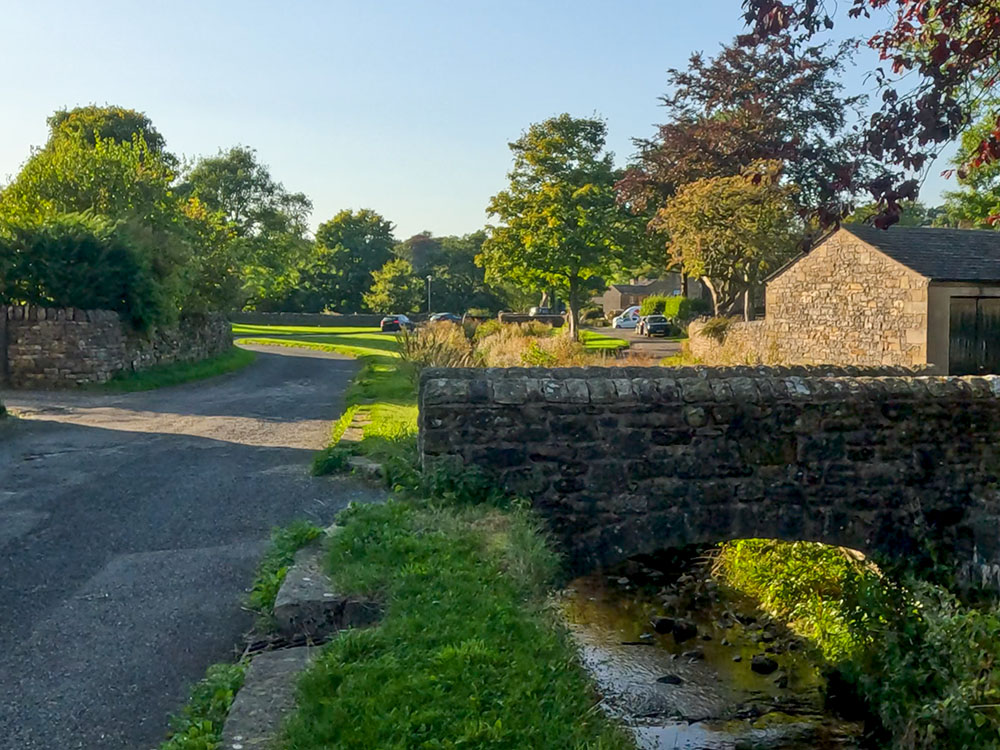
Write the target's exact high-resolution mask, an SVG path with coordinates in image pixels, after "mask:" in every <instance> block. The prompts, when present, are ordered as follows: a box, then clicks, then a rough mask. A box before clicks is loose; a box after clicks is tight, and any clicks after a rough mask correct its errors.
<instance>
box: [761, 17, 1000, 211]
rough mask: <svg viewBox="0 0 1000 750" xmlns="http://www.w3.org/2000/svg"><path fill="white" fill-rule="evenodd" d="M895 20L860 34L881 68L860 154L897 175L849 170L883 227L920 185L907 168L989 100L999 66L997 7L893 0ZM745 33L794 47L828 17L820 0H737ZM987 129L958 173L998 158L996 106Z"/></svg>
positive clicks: (920, 165) (915, 168)
mask: <svg viewBox="0 0 1000 750" xmlns="http://www.w3.org/2000/svg"><path fill="white" fill-rule="evenodd" d="M892 4H894V5H895V18H894V20H893V21H892V22H891V24H890V25H889V27H888V28H885V29H883V30H882V31H880V32H878V33H877V34H875V35H874V36H873V37H871V38H870V39H869V40H868V44H869V46H870V47H872V48H873V49H875V50H876V51H878V53H879V56H880V58H881V59H882V60H884V61H886V62H887V63H889V64H890V68H889V70H886V69H885V68H884V67H881V66H880V67H878V68H876V69H875V70H874V71H873V76H874V79H875V80H876V82H877V83H878V85H879V88H880V91H881V107H880V109H879V110H878V111H877V112H876V113H875V114H874V115H872V117H871V119H870V120H869V122H868V124H867V127H866V128H865V131H864V140H863V147H864V151H865V152H866V153H868V154H869V155H871V156H873V157H874V158H876V159H878V160H885V161H888V162H891V163H893V164H895V165H897V167H898V168H899V169H901V170H902V171H901V172H898V173H897V174H895V175H893V176H891V177H886V176H882V177H878V178H876V179H865V176H864V175H859V174H848V175H844V177H843V179H845V180H846V181H847V183H848V184H849V185H850V186H851V187H854V188H860V187H865V188H867V189H868V190H869V191H870V192H871V194H872V196H873V197H874V198H875V199H876V201H877V202H878V204H879V205H880V206H881V207H882V213H881V215H880V216H879V217H878V218H877V220H876V224H877V225H878V226H880V227H882V228H887V227H889V226H891V225H892V224H894V223H896V222H897V221H898V220H899V217H900V215H901V212H902V204H903V201H905V200H915V199H916V198H917V194H918V188H919V182H918V180H917V179H915V178H913V177H912V176H910V175H912V174H913V173H914V172H919V171H920V170H922V169H924V168H925V167H926V166H927V165H928V164H929V162H930V161H931V160H932V159H933V157H934V156H935V155H936V154H937V152H938V148H939V147H940V146H941V145H942V144H945V143H948V142H949V141H951V140H953V139H955V138H957V137H958V136H959V135H960V134H961V132H962V131H963V129H965V128H966V127H967V126H968V125H969V124H970V123H971V122H972V121H973V119H974V118H975V117H976V116H977V115H978V114H979V112H980V109H981V108H982V107H983V105H984V104H987V105H988V103H989V102H991V101H992V100H993V97H992V94H993V90H994V85H995V82H996V73H997V66H998V64H1000V35H998V34H997V32H996V30H997V29H998V28H1000V3H997V2H995V1H994V0H935V1H934V2H928V1H927V0H895V2H894V3H892ZM888 5H890V1H889V0H852V2H851V3H850V9H849V11H848V14H849V16H851V17H854V18H856V17H859V16H865V17H868V16H869V15H870V11H871V10H873V9H883V8H885V7H886V6H888ZM743 8H744V19H745V20H746V22H747V24H748V25H749V26H750V33H748V34H747V35H745V37H743V41H744V42H745V43H746V44H757V43H759V42H760V41H762V40H765V39H772V40H775V42H776V43H778V44H781V45H782V46H784V47H785V48H786V49H793V48H795V47H797V46H800V45H801V44H803V43H805V42H806V41H807V40H809V39H811V38H812V37H813V36H815V35H816V34H817V33H819V32H821V31H824V30H827V29H831V28H833V26H834V20H833V18H832V17H831V15H830V12H829V11H828V9H827V7H826V5H825V3H823V2H819V1H818V0H790V1H789V2H782V1H781V0H743ZM988 109H989V112H990V114H989V122H990V126H989V127H988V128H986V129H985V131H984V132H982V133H980V136H979V138H978V143H976V144H975V147H974V148H972V149H969V150H968V152H967V157H968V158H967V161H966V163H965V164H964V165H963V169H967V168H972V167H977V166H982V165H985V164H989V163H992V162H995V161H997V160H998V159H1000V112H998V109H997V107H995V106H990V105H988Z"/></svg>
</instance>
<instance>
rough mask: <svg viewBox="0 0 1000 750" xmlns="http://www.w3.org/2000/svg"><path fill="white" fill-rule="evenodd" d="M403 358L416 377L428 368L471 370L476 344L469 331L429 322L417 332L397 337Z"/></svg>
mask: <svg viewBox="0 0 1000 750" xmlns="http://www.w3.org/2000/svg"><path fill="white" fill-rule="evenodd" d="M397 340H398V341H399V356H400V357H401V358H402V360H403V361H404V362H405V363H407V365H408V366H409V367H410V369H411V373H412V374H413V375H414V376H416V375H419V374H420V371H421V370H423V369H424V368H425V367H471V366H472V364H473V356H472V345H471V344H470V343H469V340H468V338H466V336H465V330H464V329H463V328H462V327H461V326H457V325H454V324H453V323H447V322H443V321H442V322H439V323H428V324H427V325H425V326H423V327H421V328H419V329H417V330H416V331H408V330H406V329H403V330H402V331H400V333H399V335H398V336H397Z"/></svg>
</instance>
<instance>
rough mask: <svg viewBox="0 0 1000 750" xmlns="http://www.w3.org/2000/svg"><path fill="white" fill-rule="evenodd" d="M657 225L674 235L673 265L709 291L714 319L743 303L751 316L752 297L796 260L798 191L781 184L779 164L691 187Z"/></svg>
mask: <svg viewBox="0 0 1000 750" xmlns="http://www.w3.org/2000/svg"><path fill="white" fill-rule="evenodd" d="M654 221H655V222H656V224H657V225H658V226H659V227H661V228H662V229H665V230H666V231H667V232H668V233H669V236H670V242H669V244H668V246H667V247H668V249H669V252H670V255H671V257H672V259H673V260H674V261H675V262H676V263H677V264H679V265H680V266H681V268H682V269H683V270H684V272H685V273H686V274H687V275H689V276H694V277H697V278H700V279H701V280H702V282H703V283H704V284H705V285H706V286H707V287H708V289H709V291H710V292H711V294H712V301H713V303H714V306H715V314H716V315H719V314H720V313H722V312H727V311H729V310H730V309H732V308H733V307H734V306H735V304H736V303H737V301H738V300H739V298H740V297H742V299H743V313H744V316H745V317H747V318H749V317H750V306H751V299H752V296H753V293H754V291H755V290H757V289H759V288H760V286H761V284H762V281H763V279H764V277H765V276H766V275H767V274H768V273H769V272H770V271H772V270H774V269H775V268H777V267H778V266H780V265H781V264H782V263H784V262H785V261H787V260H788V259H789V258H791V257H792V256H793V255H794V253H795V252H796V249H797V248H798V247H799V244H800V242H801V241H802V237H803V225H802V222H801V220H800V219H799V217H798V214H797V211H796V204H795V187H794V186H790V185H786V184H782V182H781V180H780V163H779V162H762V163H758V164H755V165H752V166H751V167H749V168H748V169H747V170H745V172H744V174H742V175H738V176H736V177H713V178H710V179H706V180H697V181H695V182H691V183H688V184H687V185H684V186H683V187H681V188H680V189H679V190H678V191H677V193H676V194H675V195H674V196H673V197H672V198H671V199H670V200H668V201H667V202H666V204H665V205H664V206H663V208H661V209H660V211H659V212H658V213H657V215H656V218H655V220H654Z"/></svg>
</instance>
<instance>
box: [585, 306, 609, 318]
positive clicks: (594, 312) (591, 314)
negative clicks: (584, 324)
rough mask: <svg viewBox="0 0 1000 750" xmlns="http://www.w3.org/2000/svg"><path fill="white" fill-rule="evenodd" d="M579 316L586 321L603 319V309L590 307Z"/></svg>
mask: <svg viewBox="0 0 1000 750" xmlns="http://www.w3.org/2000/svg"><path fill="white" fill-rule="evenodd" d="M581 317H582V318H583V320H586V321H593V320H604V310H602V309H601V308H599V307H590V308H587V309H586V310H584V311H583V315H582V316H581Z"/></svg>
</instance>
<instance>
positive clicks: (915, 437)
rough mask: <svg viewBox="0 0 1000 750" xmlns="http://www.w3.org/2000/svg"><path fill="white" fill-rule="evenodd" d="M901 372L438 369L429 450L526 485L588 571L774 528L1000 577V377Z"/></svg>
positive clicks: (521, 489)
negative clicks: (928, 553) (934, 553)
mask: <svg viewBox="0 0 1000 750" xmlns="http://www.w3.org/2000/svg"><path fill="white" fill-rule="evenodd" d="M905 372H906V370H904V369H903V368H898V369H892V368H869V369H864V368H846V369H840V370H838V369H833V368H808V367H803V368H752V367H732V368H717V369H708V368H677V369H665V368H613V369H605V368H566V369H561V370H553V369H543V368H512V369H496V370H428V371H425V373H424V374H423V376H422V377H421V383H420V453H421V458H422V460H423V462H424V464H425V466H428V467H430V466H437V465H444V466H447V467H450V468H452V469H457V468H461V467H478V468H479V469H481V470H483V471H485V472H487V473H489V474H490V475H492V476H494V477H495V478H496V480H497V481H498V482H499V483H500V484H501V485H502V486H503V487H504V488H505V489H506V490H507V491H509V492H511V493H515V494H518V495H522V496H525V497H528V498H530V499H531V501H532V503H533V505H534V506H535V507H536V508H537V509H538V510H539V511H540V513H541V514H542V515H543V517H545V518H546V519H547V521H548V524H549V526H550V528H551V530H552V532H553V533H554V534H555V536H556V537H557V538H558V539H559V540H560V541H561V542H562V544H563V546H564V548H565V549H566V551H567V552H568V555H569V560H570V563H571V566H572V567H573V569H575V570H577V571H582V570H588V569H591V568H594V567H599V566H606V565H610V564H613V563H616V562H620V561H621V560H623V559H626V558H628V557H631V556H634V555H639V554H647V553H652V552H655V551H657V550H660V549H664V548H670V547H679V546H685V545H688V544H706V543H715V542H720V541H724V540H729V539H740V538H755V537H766V538H778V539H785V540H807V541H820V542H826V543H830V544H837V545H843V546H846V547H851V548H854V549H859V550H862V551H864V552H866V553H872V554H877V555H882V556H895V557H913V556H919V555H922V554H924V553H925V550H926V548H927V545H928V543H932V544H934V545H935V546H936V547H937V548H938V552H939V553H940V554H945V555H950V556H951V558H952V559H953V560H954V562H955V565H956V567H957V568H958V569H959V571H960V575H961V577H963V578H964V579H965V580H972V579H976V580H983V581H987V582H989V583H991V584H992V585H996V586H1000V535H998V534H997V528H998V523H1000V500H998V497H997V491H996V489H995V485H996V483H997V481H998V478H1000V449H998V448H997V445H998V443H1000V441H998V437H1000V435H998V432H1000V378H996V377H987V378H954V377H909V376H906V375H905V374H903V373H905Z"/></svg>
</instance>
